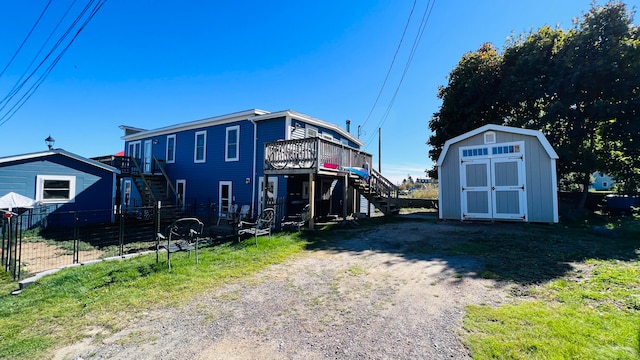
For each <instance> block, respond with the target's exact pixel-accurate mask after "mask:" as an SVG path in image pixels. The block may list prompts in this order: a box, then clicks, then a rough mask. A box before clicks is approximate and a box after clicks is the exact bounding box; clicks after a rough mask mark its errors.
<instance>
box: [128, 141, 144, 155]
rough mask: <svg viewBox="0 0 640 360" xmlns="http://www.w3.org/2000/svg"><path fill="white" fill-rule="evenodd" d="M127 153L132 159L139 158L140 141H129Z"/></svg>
mask: <svg viewBox="0 0 640 360" xmlns="http://www.w3.org/2000/svg"><path fill="white" fill-rule="evenodd" d="M127 155H129V156H130V157H132V158H134V159H140V158H141V156H140V155H141V151H140V141H134V142H130V143H129V153H128V154H127Z"/></svg>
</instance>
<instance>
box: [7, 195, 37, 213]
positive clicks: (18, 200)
mask: <svg viewBox="0 0 640 360" xmlns="http://www.w3.org/2000/svg"><path fill="white" fill-rule="evenodd" d="M35 205H36V201H35V200H33V199H32V198H29V197H26V196H24V195H20V194H17V193H14V192H10V193H8V194H6V195H4V196H3V197H0V209H7V210H9V211H12V210H13V209H18V208H21V209H31V208H33V207H34V206H35Z"/></svg>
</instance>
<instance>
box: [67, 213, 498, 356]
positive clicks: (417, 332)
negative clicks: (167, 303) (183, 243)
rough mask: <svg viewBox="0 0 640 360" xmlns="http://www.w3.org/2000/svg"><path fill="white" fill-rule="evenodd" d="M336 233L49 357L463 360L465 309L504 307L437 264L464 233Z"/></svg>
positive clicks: (447, 229)
mask: <svg viewBox="0 0 640 360" xmlns="http://www.w3.org/2000/svg"><path fill="white" fill-rule="evenodd" d="M339 236H341V237H343V238H342V239H337V241H335V242H334V243H333V244H334V246H330V247H329V246H327V247H325V248H319V249H317V250H309V251H305V252H304V253H303V254H302V255H301V256H297V257H295V258H293V259H289V260H288V261H286V262H285V263H282V264H278V265H275V266H271V267H269V268H268V269H266V270H264V271H262V272H260V273H258V274H256V275H254V276H252V277H251V278H249V279H246V280H242V281H238V282H233V283H229V284H227V285H225V286H223V287H221V288H217V289H213V290H212V291H211V292H210V293H207V294H205V295H203V296H199V297H197V298H194V299H193V301H192V302H191V303H189V304H186V305H185V306H184V307H180V308H171V309H163V310H158V311H155V312H151V313H148V314H145V315H146V316H145V317H144V318H143V319H142V320H139V321H137V322H134V323H131V324H130V326H128V327H127V328H126V329H124V330H123V331H120V332H117V333H115V334H108V335H104V334H101V331H100V330H99V329H97V330H96V336H94V337H93V338H89V339H86V340H85V341H83V342H81V343H77V344H74V345H71V346H69V347H66V348H63V349H60V350H59V351H58V352H57V353H56V355H55V358H56V359H325V358H339V359H392V358H393V359H445V358H447V359H451V358H453V359H464V358H469V355H468V352H467V350H466V349H465V347H464V346H463V345H462V344H461V343H460V340H459V334H460V331H461V321H462V317H463V313H464V306H465V305H468V304H495V305H497V304H500V303H502V302H504V301H505V299H506V293H507V290H506V289H504V288H501V287H500V286H499V285H498V284H497V283H495V282H494V281H493V280H488V279H482V278H479V277H477V276H476V275H477V273H478V272H479V271H480V270H481V269H482V266H483V264H482V263H480V262H479V261H478V260H473V259H470V258H466V257H447V256H442V255H441V254H443V253H444V252H443V251H442V249H445V248H446V247H447V246H448V244H453V243H455V241H456V239H457V238H458V237H459V238H463V237H464V236H465V233H464V232H460V230H459V225H457V224H455V223H450V224H447V223H437V224H436V223H433V222H427V221H420V220H416V221H407V222H399V223H392V224H387V225H382V226H380V227H377V228H362V229H358V228H356V229H353V230H349V231H344V232H339ZM415 249H420V251H414V250H415ZM425 249H427V250H428V249H433V251H425Z"/></svg>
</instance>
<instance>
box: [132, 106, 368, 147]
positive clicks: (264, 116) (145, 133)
mask: <svg viewBox="0 0 640 360" xmlns="http://www.w3.org/2000/svg"><path fill="white" fill-rule="evenodd" d="M279 117H288V118H292V119H298V120H301V121H304V122H306V123H309V124H311V125H315V126H319V127H323V128H326V129H330V130H333V131H335V132H337V133H338V134H340V135H342V136H343V137H344V138H347V139H349V140H351V141H352V142H354V143H356V144H358V145H359V146H362V145H364V143H363V142H362V141H360V139H358V138H357V137H355V136H353V135H352V134H351V133H349V132H347V131H345V130H344V129H342V128H341V127H339V126H338V125H336V124H333V123H330V122H327V121H324V120H320V119H316V118H314V117H311V116H309V115H305V114H302V113H299V112H296V111H293V110H283V111H278V112H268V111H265V110H259V109H251V110H245V111H240V112H235V113H231V114H226V115H220V116H215V117H210V118H206V119H200V120H195V121H189V122H185V123H180V124H176V125H170V126H165V127H161V128H158V129H153V130H144V129H138V128H134V127H131V126H126V125H120V128H121V129H122V130H124V131H125V135H124V136H123V137H122V139H123V140H125V141H134V140H140V139H144V138H149V137H151V136H158V135H168V134H172V133H175V132H178V131H185V130H193V129H199V128H203V127H207V126H213V125H221V124H225V123H230V122H235V121H240V120H249V121H263V120H269V119H275V118H279ZM132 130H133V131H132Z"/></svg>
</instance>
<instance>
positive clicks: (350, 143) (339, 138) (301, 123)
mask: <svg viewBox="0 0 640 360" xmlns="http://www.w3.org/2000/svg"><path fill="white" fill-rule="evenodd" d="M296 124H297V125H298V126H300V127H301V128H306V127H307V126H312V127H314V128H317V129H318V136H320V134H321V133H325V134H330V135H331V136H333V138H334V139H335V140H337V141H338V142H339V143H341V142H342V141H343V140H344V141H347V145H348V146H351V147H353V148H356V149H359V148H360V146H359V145H358V144H356V143H354V142H353V141H351V140H349V139H347V138H345V137H343V136H342V135H341V134H338V132H337V131H334V130H331V129H327V128H324V127H322V126H317V125H311V124H306V123H305V122H304V121H302V120H297V119H293V120H292V121H291V126H294V127H295V126H296ZM276 140H277V139H276Z"/></svg>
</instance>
